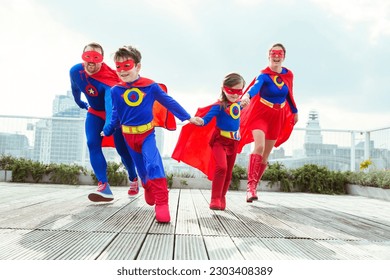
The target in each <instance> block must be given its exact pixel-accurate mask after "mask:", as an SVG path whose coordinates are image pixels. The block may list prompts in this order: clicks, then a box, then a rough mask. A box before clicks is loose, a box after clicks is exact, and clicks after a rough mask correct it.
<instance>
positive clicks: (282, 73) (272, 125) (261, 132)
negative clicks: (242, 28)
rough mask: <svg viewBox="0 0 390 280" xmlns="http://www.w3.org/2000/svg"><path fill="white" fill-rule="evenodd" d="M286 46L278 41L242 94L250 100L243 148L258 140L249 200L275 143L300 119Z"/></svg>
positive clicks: (250, 171) (254, 196)
mask: <svg viewBox="0 0 390 280" xmlns="http://www.w3.org/2000/svg"><path fill="white" fill-rule="evenodd" d="M285 55H286V49H285V47H284V46H283V45H282V44H279V43H278V44H274V45H273V46H272V47H271V49H270V50H269V55H268V60H269V66H268V67H267V68H265V69H264V70H262V71H261V73H260V75H259V76H257V77H256V78H255V79H254V80H253V82H252V83H251V84H250V85H249V86H248V90H247V92H246V93H245V95H244V96H243V98H242V101H241V103H244V104H249V106H248V107H247V108H245V110H243V111H242V116H241V125H240V131H241V135H242V138H241V140H240V144H239V151H241V149H242V147H243V146H244V145H245V144H248V143H251V142H254V149H253V151H252V153H251V154H250V157H249V164H248V184H247V194H246V201H247V202H252V201H254V200H257V199H258V197H257V184H258V182H259V181H260V179H261V177H262V176H263V174H264V171H265V169H266V167H267V161H268V157H269V155H270V153H271V151H272V149H273V147H278V146H280V145H281V144H282V143H283V142H285V141H286V140H287V139H288V138H289V137H290V134H291V132H292V129H293V126H294V125H295V124H296V123H297V121H298V109H297V106H296V105H295V101H294V97H293V73H292V72H291V70H289V69H287V68H285V67H282V63H283V61H284V59H285Z"/></svg>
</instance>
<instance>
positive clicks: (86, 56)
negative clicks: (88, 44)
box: [81, 51, 103, 63]
mask: <svg viewBox="0 0 390 280" xmlns="http://www.w3.org/2000/svg"><path fill="white" fill-rule="evenodd" d="M81 58H82V59H83V60H84V61H85V62H87V63H90V62H92V63H101V62H102V61H103V56H102V54H101V53H98V52H96V51H87V52H83V55H82V56H81Z"/></svg>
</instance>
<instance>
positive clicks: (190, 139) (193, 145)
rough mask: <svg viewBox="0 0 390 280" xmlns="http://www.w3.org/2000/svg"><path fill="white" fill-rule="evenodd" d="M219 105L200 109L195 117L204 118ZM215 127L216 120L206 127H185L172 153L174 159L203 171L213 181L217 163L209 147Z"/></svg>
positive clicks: (213, 119) (212, 120)
mask: <svg viewBox="0 0 390 280" xmlns="http://www.w3.org/2000/svg"><path fill="white" fill-rule="evenodd" d="M217 103H218V104H219V103H220V102H216V103H214V104H211V105H209V106H207V107H203V108H198V110H197V111H196V114H195V116H198V117H204V116H205V115H206V114H207V113H208V112H209V111H210V108H211V107H212V106H213V105H215V104H217ZM215 126H216V119H215V118H212V119H211V121H210V122H209V123H208V124H207V125H205V126H197V125H194V124H191V123H188V124H186V125H184V126H183V127H182V129H181V132H180V135H179V139H178V141H177V143H176V147H175V149H174V150H173V153H172V158H173V159H175V160H177V161H179V162H180V161H182V162H184V163H186V164H188V165H190V166H192V167H195V168H196V169H198V170H200V171H202V172H203V173H204V174H205V175H206V176H207V178H208V179H209V180H213V177H214V170H215V161H214V158H213V156H212V152H211V147H210V145H209V141H210V140H211V136H212V134H213V132H214V130H215Z"/></svg>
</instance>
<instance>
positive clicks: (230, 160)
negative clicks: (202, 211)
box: [172, 73, 245, 210]
mask: <svg viewBox="0 0 390 280" xmlns="http://www.w3.org/2000/svg"><path fill="white" fill-rule="evenodd" d="M244 84H245V81H244V79H243V78H242V77H241V75H239V74H237V73H230V74H228V75H227V76H226V77H225V78H224V81H223V84H222V88H221V98H220V99H219V100H218V101H217V102H216V103H214V104H212V105H209V106H207V107H205V108H199V109H198V111H197V113H196V114H195V115H196V116H197V117H198V118H200V121H201V123H202V124H203V125H204V126H203V127H196V126H194V125H193V124H187V125H185V126H184V127H183V128H182V130H181V132H180V136H179V139H178V141H177V144H176V147H175V149H174V151H173V154H172V158H173V159H176V160H178V161H182V162H185V163H187V164H189V165H191V166H193V167H195V168H198V169H199V170H201V171H202V172H203V173H204V174H206V175H207V178H208V179H209V180H212V185H211V199H210V209H213V210H225V208H226V193H227V191H228V189H229V186H230V183H231V179H232V172H233V167H234V163H235V160H236V156H237V148H238V143H239V139H240V132H239V127H240V112H241V106H240V101H239V98H240V97H241V95H242V89H243V87H244Z"/></svg>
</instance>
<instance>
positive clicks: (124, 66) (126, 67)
mask: <svg viewBox="0 0 390 280" xmlns="http://www.w3.org/2000/svg"><path fill="white" fill-rule="evenodd" d="M115 65H116V71H117V72H120V71H122V70H123V71H130V70H131V69H133V68H134V60H131V59H129V60H126V61H123V62H119V61H116V62H115Z"/></svg>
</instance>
